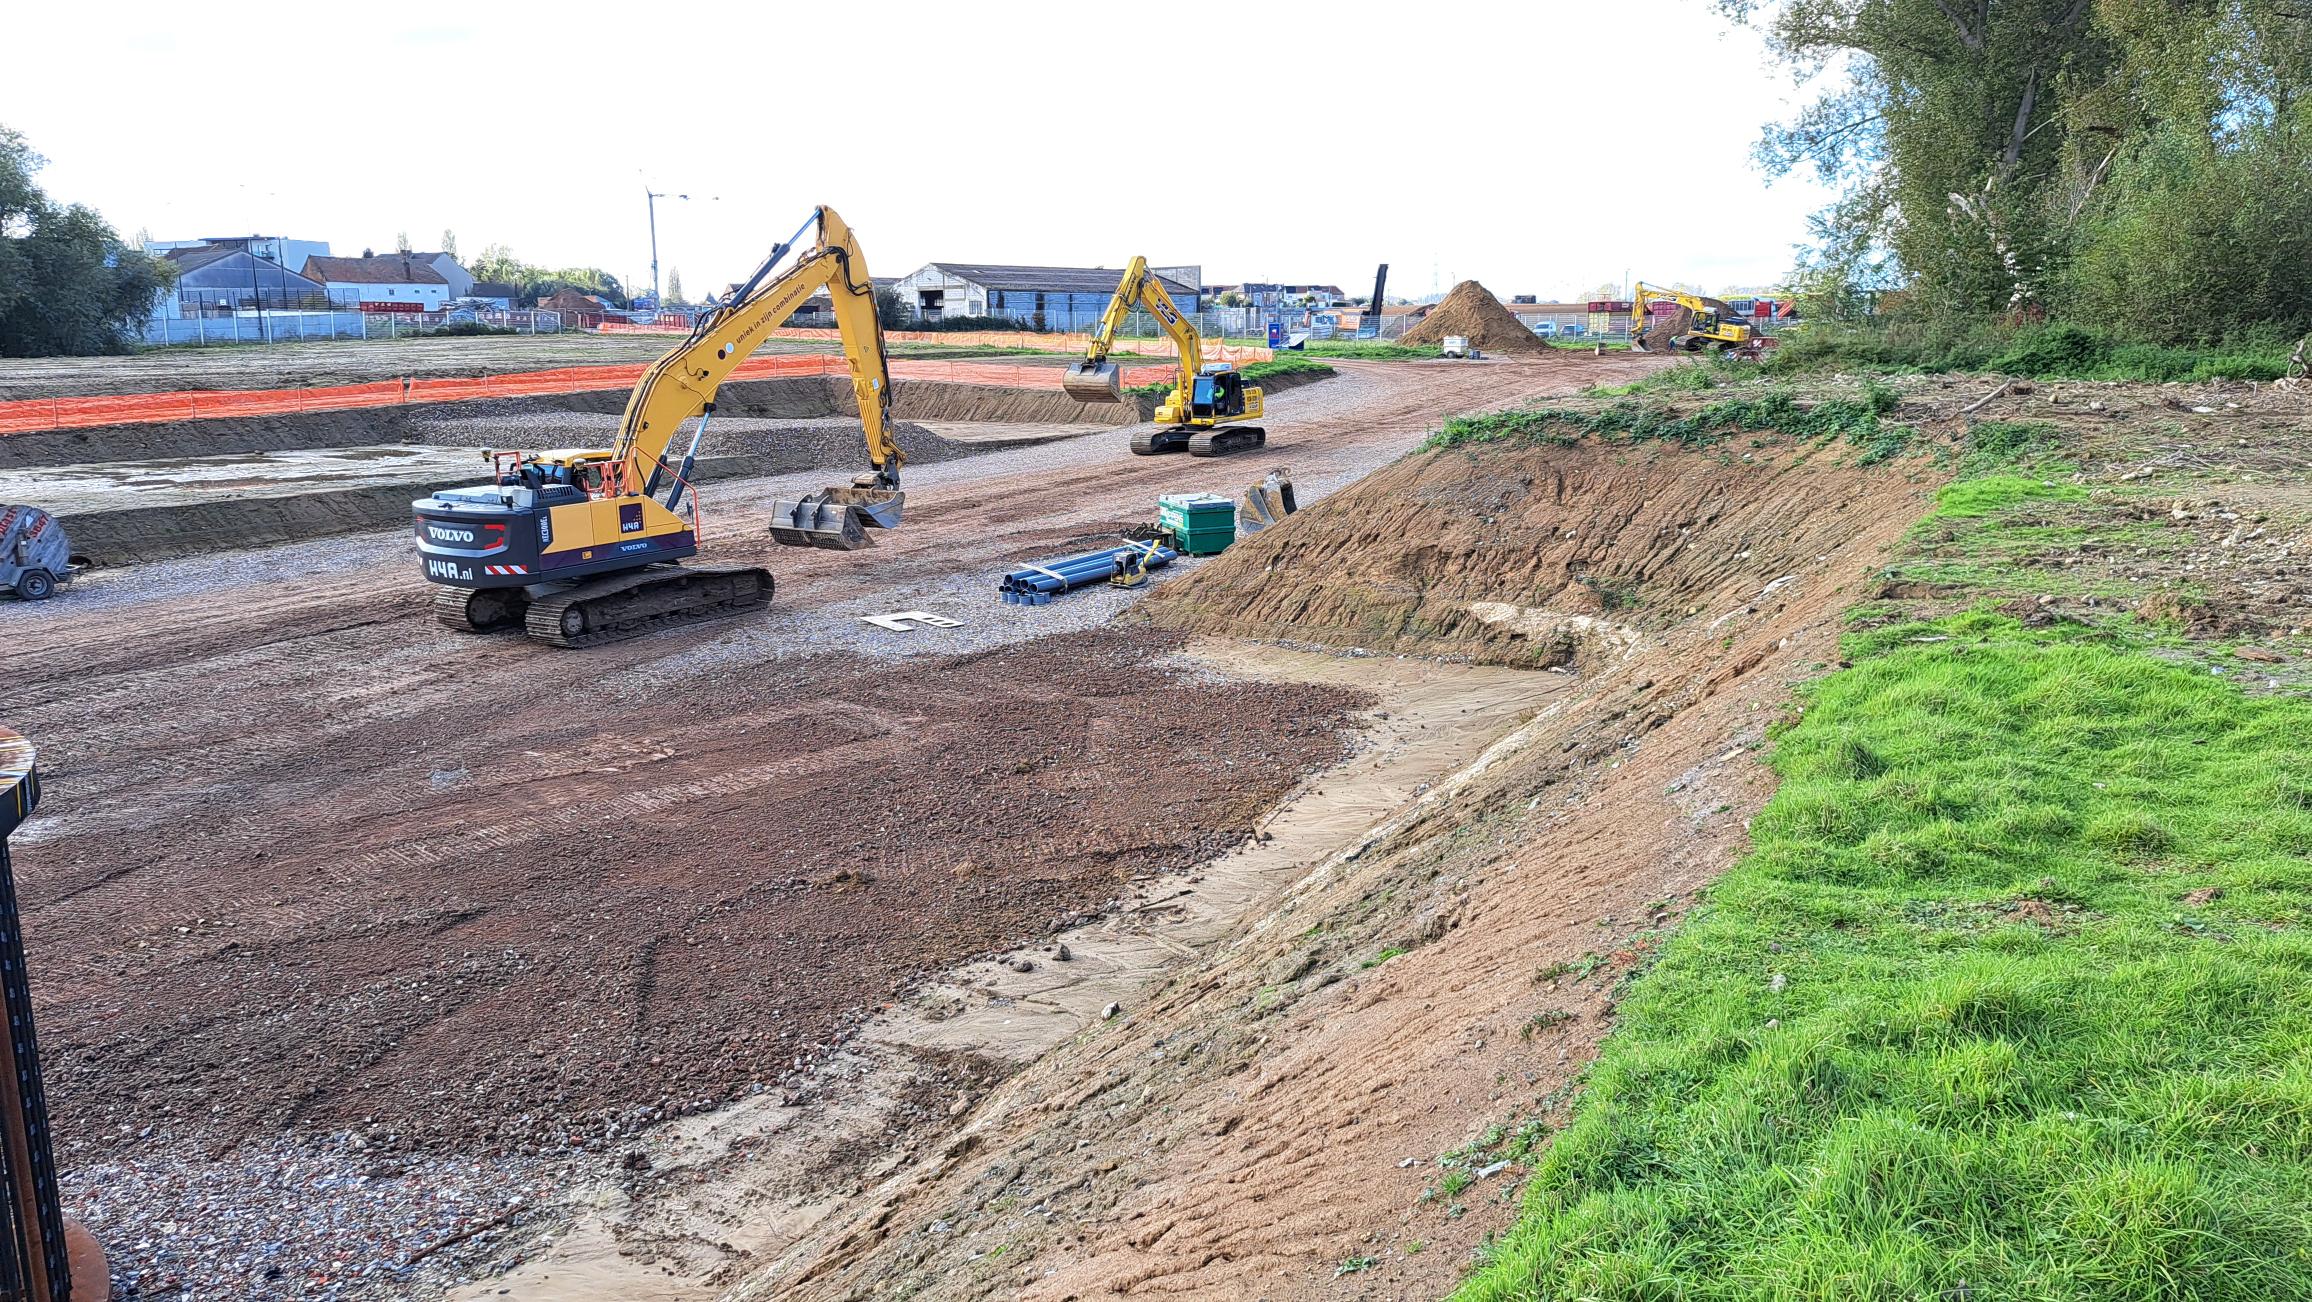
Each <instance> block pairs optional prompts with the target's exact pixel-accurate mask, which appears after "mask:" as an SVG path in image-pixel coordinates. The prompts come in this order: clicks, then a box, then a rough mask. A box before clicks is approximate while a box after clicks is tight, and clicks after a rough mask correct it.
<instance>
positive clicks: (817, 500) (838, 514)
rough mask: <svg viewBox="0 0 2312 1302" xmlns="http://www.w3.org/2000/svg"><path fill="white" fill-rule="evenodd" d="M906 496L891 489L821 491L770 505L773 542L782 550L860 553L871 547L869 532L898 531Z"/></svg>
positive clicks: (871, 539) (872, 544)
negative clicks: (812, 549) (818, 548)
mask: <svg viewBox="0 0 2312 1302" xmlns="http://www.w3.org/2000/svg"><path fill="white" fill-rule="evenodd" d="M906 504H907V494H905V493H902V492H900V491H899V490H897V489H891V488H822V489H820V490H819V491H818V492H816V493H811V494H809V495H807V496H804V497H800V498H793V499H788V498H779V499H776V500H774V501H773V502H772V503H771V541H772V542H775V543H778V544H779V545H781V546H783V547H825V548H828V549H830V550H833V551H842V552H848V551H857V550H858V549H860V548H861V547H872V546H874V545H875V540H874V539H873V538H870V537H868V536H867V531H868V530H869V529H896V528H898V527H899V513H900V511H901V509H902V508H903V507H905V506H906Z"/></svg>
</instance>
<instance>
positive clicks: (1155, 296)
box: [1060, 258, 1268, 457]
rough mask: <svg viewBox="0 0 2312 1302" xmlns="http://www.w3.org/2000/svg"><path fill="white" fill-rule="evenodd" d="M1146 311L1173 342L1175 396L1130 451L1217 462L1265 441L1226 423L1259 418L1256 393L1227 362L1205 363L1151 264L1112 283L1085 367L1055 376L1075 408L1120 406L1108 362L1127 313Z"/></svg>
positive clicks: (1137, 262)
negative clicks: (1089, 404)
mask: <svg viewBox="0 0 2312 1302" xmlns="http://www.w3.org/2000/svg"><path fill="white" fill-rule="evenodd" d="M1135 307H1144V308H1146V309H1148V315H1149V316H1151V317H1154V318H1155V319H1156V324H1157V325H1159V326H1161V327H1163V329H1164V333H1165V334H1166V335H1167V336H1169V337H1170V338H1171V340H1172V350H1173V351H1174V352H1175V353H1177V354H1179V368H1180V373H1179V378H1177V379H1176V380H1174V381H1173V383H1172V391H1171V392H1170V393H1167V394H1166V395H1164V400H1163V401H1162V402H1159V403H1157V404H1156V416H1155V422H1154V424H1152V425H1150V426H1149V428H1148V429H1147V430H1146V431H1145V432H1143V433H1140V434H1136V435H1134V436H1133V437H1132V451H1133V452H1135V453H1137V454H1139V455H1140V456H1144V457H1150V456H1155V455H1157V454H1158V453H1163V452H1178V451H1180V450H1181V449H1182V448H1186V449H1187V450H1188V453H1189V455H1190V456H1198V457H1217V456H1222V455H1225V454H1227V453H1230V452H1237V451H1242V450H1243V449H1246V448H1257V447H1261V446H1263V445H1265V444H1266V443H1267V442H1268V431H1266V430H1264V429H1261V428H1260V427H1259V426H1257V425H1237V424H1231V423H1229V422H1232V421H1238V420H1258V419H1260V390H1258V389H1256V388H1253V387H1252V386H1251V385H1249V384H1246V383H1245V382H1244V373H1243V372H1242V371H1239V370H1237V369H1236V368H1235V367H1234V366H1231V365H1229V364H1228V363H1227V362H1214V363H1212V364H1211V365H1205V363H1204V337H1203V336H1202V335H1200V334H1198V333H1197V330H1196V323H1195V322H1193V321H1190V320H1189V319H1188V318H1187V317H1186V316H1184V315H1182V314H1181V311H1180V309H1179V308H1178V307H1177V306H1175V305H1174V304H1173V302H1172V296H1171V295H1170V294H1167V293H1165V292H1164V282H1163V281H1161V280H1158V279H1157V278H1156V274H1155V273H1154V272H1152V271H1150V270H1148V259H1146V258H1134V259H1132V261H1131V263H1130V265H1128V266H1126V267H1125V268H1124V278H1123V279H1122V280H1120V281H1118V282H1117V283H1116V296H1115V297H1114V298H1112V299H1110V300H1108V310H1107V311H1106V312H1104V313H1102V314H1101V315H1100V324H1099V326H1098V328H1097V329H1095V330H1094V331H1093V332H1092V342H1091V344H1090V346H1089V347H1087V348H1086V349H1085V351H1084V360H1083V361H1080V362H1078V363H1076V364H1075V365H1074V366H1071V367H1069V368H1068V370H1067V374H1065V375H1063V376H1061V377H1060V387H1061V388H1063V389H1065V390H1066V391H1067V392H1068V394H1069V396H1071V397H1073V398H1075V399H1076V400H1077V401H1079V402H1121V401H1123V399H1124V386H1123V379H1122V377H1121V376H1120V375H1119V373H1118V372H1117V370H1116V367H1115V366H1114V364H1112V363H1111V362H1109V361H1108V350H1109V348H1110V347H1112V346H1113V345H1114V344H1115V342H1116V331H1117V330H1119V329H1121V328H1122V327H1123V324H1124V321H1125V318H1127V317H1129V316H1131V315H1132V309H1133V308H1135Z"/></svg>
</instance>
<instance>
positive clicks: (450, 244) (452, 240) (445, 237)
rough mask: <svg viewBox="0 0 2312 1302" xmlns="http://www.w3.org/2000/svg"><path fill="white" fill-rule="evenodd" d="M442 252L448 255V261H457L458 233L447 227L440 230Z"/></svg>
mask: <svg viewBox="0 0 2312 1302" xmlns="http://www.w3.org/2000/svg"><path fill="white" fill-rule="evenodd" d="M442 252H444V253H447V254H449V255H450V261H452V262H457V261H458V233H457V232H456V231H453V230H450V229H448V228H447V227H444V228H443V230H442ZM461 265H462V264H461Z"/></svg>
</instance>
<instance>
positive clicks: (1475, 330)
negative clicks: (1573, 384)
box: [1398, 280, 1549, 356]
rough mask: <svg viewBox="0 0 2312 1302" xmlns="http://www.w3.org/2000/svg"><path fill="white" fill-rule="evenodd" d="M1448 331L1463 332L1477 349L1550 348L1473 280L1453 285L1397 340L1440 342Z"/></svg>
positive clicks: (1536, 351) (1537, 350) (1539, 351)
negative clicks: (1451, 289)
mask: <svg viewBox="0 0 2312 1302" xmlns="http://www.w3.org/2000/svg"><path fill="white" fill-rule="evenodd" d="M1447 335H1460V336H1462V337H1463V338H1465V339H1467V340H1468V341H1469V344H1470V346H1471V347H1473V348H1475V349H1477V350H1478V351H1480V352H1488V353H1523V354H1532V355H1537V356H1538V355H1540V354H1543V353H1547V352H1548V351H1549V345H1548V344H1545V343H1543V342H1542V341H1541V338H1540V336H1538V335H1536V334H1534V333H1533V332H1532V331H1531V330H1528V329H1526V328H1525V323H1524V322H1522V321H1519V320H1518V319H1517V318H1516V317H1515V316H1514V315H1512V314H1511V313H1510V310H1509V309H1508V308H1506V307H1503V306H1502V305H1501V300H1500V299H1498V298H1495V297H1494V296H1493V291H1492V290H1489V289H1487V288H1486V287H1485V286H1483V285H1480V284H1478V283H1477V282H1476V281H1474V280H1464V281H1462V282H1461V283H1460V284H1458V285H1455V286H1454V287H1453V292H1452V293H1450V294H1447V295H1446V296H1445V299H1444V301H1443V302H1441V303H1439V304H1438V305H1437V306H1436V307H1434V308H1432V309H1430V312H1429V315H1427V316H1425V317H1423V318H1421V324H1419V325H1417V326H1415V327H1413V328H1412V329H1410V330H1408V331H1406V332H1405V337H1404V338H1403V339H1401V340H1399V341H1398V342H1400V343H1404V344H1441V343H1443V342H1445V336H1447Z"/></svg>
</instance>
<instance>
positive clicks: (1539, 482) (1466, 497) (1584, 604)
mask: <svg viewBox="0 0 2312 1302" xmlns="http://www.w3.org/2000/svg"><path fill="white" fill-rule="evenodd" d="M1603 452H1604V449H1601V448H1599V447H1576V448H1564V447H1550V448H1528V449H1500V448H1494V449H1486V450H1483V451H1479V452H1475V453H1471V452H1467V451H1445V452H1436V453H1428V454H1423V455H1416V456H1413V457H1408V458H1407V459H1405V460H1404V461H1401V462H1399V463H1397V464H1396V465H1394V466H1392V467H1390V468H1388V469H1387V470H1384V471H1382V472H1381V473H1380V474H1377V475H1374V476H1372V477H1371V478H1370V479H1367V480H1366V481H1365V482H1364V483H1363V484H1360V485H1359V486H1357V487H1356V488H1355V489H1353V490H1351V491H1349V492H1345V493H1341V494H1338V495H1335V496H1333V497H1329V498H1327V499H1325V500H1324V501H1323V502H1320V503H1318V504H1317V505H1315V506H1313V507H1311V508H1310V509H1308V510H1306V511H1303V512H1301V513H1300V514H1299V515H1296V516H1294V517H1293V519H1292V521H1291V523H1290V525H1289V526H1288V527H1285V528H1279V529H1272V530H1268V531H1266V532H1263V533H1260V534H1256V535H1254V536H1253V537H1251V538H1248V539H1245V540H1244V541H1242V542H1239V543H1238V544H1237V545H1236V546H1235V547H1233V548H1231V549H1230V550H1229V551H1228V553H1227V555H1226V556H1224V557H1223V558H1221V559H1220V560H1219V561H1216V562H1214V563H1212V564H1209V565H1205V566H1202V567H1199V569H1198V570H1197V572H1196V574H1195V575H1194V576H1193V577H1192V578H1190V579H1188V580H1187V581H1184V582H1179V583H1173V584H1168V585H1166V586H1165V587H1164V588H1163V589H1161V590H1160V591H1159V592H1158V593H1157V594H1156V595H1155V596H1154V597H1153V598H1152V599H1151V600H1150V601H1149V602H1148V603H1147V610H1148V613H1149V615H1150V617H1151V618H1153V619H1154V620H1155V621H1156V622H1158V623H1159V624H1162V625H1164V626H1166V627H1171V628H1178V629H1183V630H1188V631H1194V632H1213V633H1222V632H1225V633H1236V634H1246V635H1250V636H1253V637H1265V638H1290V639H1294V640H1298V641H1307V642H1323V643H1327V644H1330V645H1336V646H1359V647H1379V648H1387V649H1390V650H1396V651H1405V652H1416V653H1420V654H1426V655H1448V656H1455V657H1467V658H1469V659H1472V660H1476V661H1480V662H1485V663H1495V664H1513V665H1530V666H1537V667H1540V666H1550V665H1560V664H1565V663H1568V662H1573V661H1581V660H1584V659H1595V658H1607V659H1610V658H1612V657H1615V656H1618V655H1619V654H1620V653H1621V652H1622V651H1623V650H1624V649H1626V646H1627V644H1628V642H1629V639H1630V637H1631V636H1632V635H1633V633H1634V632H1635V631H1636V630H1641V629H1643V628H1644V627H1645V626H1646V625H1648V624H1650V623H1658V622H1660V621H1662V620H1663V619H1665V618H1666V617H1669V616H1671V615H1674V614H1676V613H1678V612H1682V611H1683V610H1684V608H1685V607H1686V606H1687V605H1688V604H1690V603H1691V602H1692V601H1693V600H1694V599H1695V598H1697V597H1699V596H1701V595H1702V594H1704V593H1706V592H1708V591H1710V590H1711V589H1713V588H1715V587H1716V586H1717V585H1718V584H1719V583H1720V582H1721V581H1723V580H1724V579H1725V578H1726V577H1727V576H1728V575H1729V574H1735V573H1748V572H1750V571H1752V570H1754V569H1756V568H1757V567H1758V566H1760V565H1761V564H1764V563H1766V562H1764V561H1762V560H1761V559H1760V558H1762V557H1766V556H1779V555H1783V554H1785V553H1788V554H1789V555H1790V556H1792V557H1796V556H1798V555H1801V554H1804V555H1812V554H1813V552H1814V551H1819V550H1821V549H1820V548H1817V547H1814V546H1813V544H1814V542H1815V541H1816V540H1817V538H1818V536H1822V535H1828V534H1837V533H1843V532H1851V530H1852V521H1851V520H1850V519H1849V518H1848V517H1849V514H1850V512H1851V510H1852V509H1853V508H1852V507H1851V506H1850V503H1853V502H1855V501H1858V500H1860V498H1859V496H1858V494H1857V493H1856V492H1855V491H1854V489H1853V487H1852V486H1851V485H1850V484H1848V483H1846V482H1843V481H1845V480H1848V479H1850V478H1868V477H1869V476H1867V475H1866V474H1863V473H1861V472H1853V471H1844V470H1837V469H1832V468H1827V467H1825V468H1817V469H1813V470H1811V471H1809V472H1808V473H1804V474H1792V473H1791V472H1790V471H1789V470H1788V469H1787V468H1785V467H1783V466H1781V465H1779V464H1777V462H1776V461H1775V460H1774V459H1772V458H1771V457H1770V456H1768V455H1759V456H1756V457H1753V458H1750V459H1746V460H1742V461H1737V462H1735V463H1733V464H1731V465H1727V464H1718V463H1715V462H1707V463H1706V462H1704V461H1702V460H1700V459H1699V458H1697V457H1696V456H1694V455H1693V454H1691V453H1686V452H1680V451H1676V450H1670V449H1666V448H1660V447H1655V448H1646V449H1640V450H1638V451H1636V452H1628V451H1624V450H1615V451H1614V452H1613V454H1612V455H1601V453H1603ZM1624 458H1626V459H1627V460H1628V461H1629V462H1630V463H1631V464H1628V465H1625V464H1621V460H1622V459H1624ZM1810 549H1811V550H1810ZM1775 577H1777V576H1776V575H1774V574H1768V575H1766V576H1765V578H1766V579H1767V580H1771V579H1773V578H1775Z"/></svg>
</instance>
